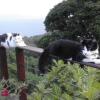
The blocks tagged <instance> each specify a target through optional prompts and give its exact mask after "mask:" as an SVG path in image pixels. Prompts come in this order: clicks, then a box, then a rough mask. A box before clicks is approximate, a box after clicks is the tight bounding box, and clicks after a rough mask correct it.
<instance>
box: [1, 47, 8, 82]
mask: <svg viewBox="0 0 100 100" xmlns="http://www.w3.org/2000/svg"><path fill="white" fill-rule="evenodd" d="M3 78H4V79H5V80H7V79H8V78H9V76H8V66H7V55H6V48H4V47H0V79H3Z"/></svg>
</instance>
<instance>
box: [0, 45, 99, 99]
mask: <svg viewBox="0 0 100 100" xmlns="http://www.w3.org/2000/svg"><path fill="white" fill-rule="evenodd" d="M24 50H28V51H31V52H34V53H37V54H41V53H42V52H43V49H41V48H37V47H31V46H25V47H16V48H15V52H16V65H17V76H18V80H19V81H23V82H24V81H25V79H26V76H25V61H24V60H25V59H24ZM73 62H74V63H79V64H83V65H87V66H90V67H94V68H98V69H100V65H95V64H91V63H82V62H76V61H73ZM0 71H1V72H0V79H3V78H4V79H5V80H8V78H9V75H8V65H7V55H6V49H5V48H4V47H0ZM19 100H27V90H26V89H25V88H23V89H22V91H21V93H20V97H19Z"/></svg>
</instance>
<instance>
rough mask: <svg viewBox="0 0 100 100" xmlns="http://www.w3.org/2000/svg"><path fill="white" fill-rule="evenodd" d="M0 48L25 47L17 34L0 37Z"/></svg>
mask: <svg viewBox="0 0 100 100" xmlns="http://www.w3.org/2000/svg"><path fill="white" fill-rule="evenodd" d="M0 46H4V47H5V48H10V47H17V46H26V44H25V42H24V41H23V38H22V36H21V35H20V34H18V33H5V34H2V35H0Z"/></svg>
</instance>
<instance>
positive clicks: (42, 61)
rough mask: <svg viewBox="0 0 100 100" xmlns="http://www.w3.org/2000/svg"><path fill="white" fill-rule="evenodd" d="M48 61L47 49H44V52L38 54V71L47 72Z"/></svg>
mask: <svg viewBox="0 0 100 100" xmlns="http://www.w3.org/2000/svg"><path fill="white" fill-rule="evenodd" d="M49 63H50V54H49V52H48V50H44V52H43V53H42V54H41V55H40V58H39V63H38V67H39V72H40V73H42V74H44V73H46V72H48V69H49V68H48V65H49Z"/></svg>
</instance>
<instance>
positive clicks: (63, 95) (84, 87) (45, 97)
mask: <svg viewBox="0 0 100 100" xmlns="http://www.w3.org/2000/svg"><path fill="white" fill-rule="evenodd" d="M54 63H55V65H54V66H53V67H52V71H51V72H49V73H48V74H46V75H44V76H43V77H44V78H43V80H41V81H39V83H38V84H37V85H36V87H35V90H34V91H33V93H32V94H31V95H30V96H29V100H33V98H34V99H35V100H73V99H74V100H99V98H100V96H99V95H100V81H98V80H97V76H98V75H100V71H98V70H96V69H93V68H86V69H84V70H83V69H81V68H80V67H79V66H78V64H74V65H70V64H64V62H63V61H61V60H59V61H58V62H56V61H54ZM97 73H99V74H97Z"/></svg>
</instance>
